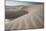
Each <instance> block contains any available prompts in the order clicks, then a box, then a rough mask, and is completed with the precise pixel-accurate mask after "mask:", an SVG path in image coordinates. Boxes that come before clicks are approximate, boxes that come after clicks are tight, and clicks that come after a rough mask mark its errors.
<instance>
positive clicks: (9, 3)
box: [6, 0, 37, 6]
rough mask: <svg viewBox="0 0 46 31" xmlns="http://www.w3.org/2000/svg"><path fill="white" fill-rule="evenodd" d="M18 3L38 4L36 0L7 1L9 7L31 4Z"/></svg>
mask: <svg viewBox="0 0 46 31" xmlns="http://www.w3.org/2000/svg"><path fill="white" fill-rule="evenodd" d="M16 1H29V2H37V1H36V0H6V5H8V6H14V5H23V4H29V3H21V2H16Z"/></svg>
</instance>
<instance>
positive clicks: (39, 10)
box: [6, 4, 44, 30]
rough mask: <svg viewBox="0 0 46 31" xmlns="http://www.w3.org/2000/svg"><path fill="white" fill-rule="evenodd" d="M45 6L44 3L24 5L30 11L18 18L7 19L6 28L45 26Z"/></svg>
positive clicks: (24, 8)
mask: <svg viewBox="0 0 46 31" xmlns="http://www.w3.org/2000/svg"><path fill="white" fill-rule="evenodd" d="M43 9H44V6H43V4H34V5H31V6H27V7H23V8H22V9H21V10H25V11H27V12H28V13H27V14H25V15H22V16H20V17H18V18H17V19H6V30H18V29H20V30H21V29H31V28H43V26H44V10H43Z"/></svg>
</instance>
